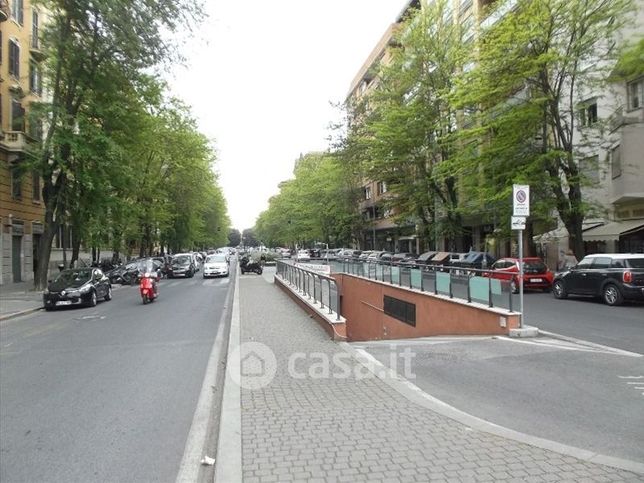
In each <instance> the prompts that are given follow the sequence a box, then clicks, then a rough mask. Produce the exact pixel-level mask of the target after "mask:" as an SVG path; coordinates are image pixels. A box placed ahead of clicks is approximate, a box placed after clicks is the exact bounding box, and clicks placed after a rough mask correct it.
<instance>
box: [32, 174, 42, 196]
mask: <svg viewBox="0 0 644 483" xmlns="http://www.w3.org/2000/svg"><path fill="white" fill-rule="evenodd" d="M31 187H32V191H33V193H32V195H33V200H34V201H40V175H39V174H38V172H36V171H32V173H31Z"/></svg>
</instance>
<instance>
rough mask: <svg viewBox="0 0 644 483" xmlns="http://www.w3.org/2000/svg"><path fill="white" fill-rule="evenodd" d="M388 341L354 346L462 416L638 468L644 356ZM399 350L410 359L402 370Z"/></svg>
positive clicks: (564, 347) (549, 343) (642, 447)
mask: <svg viewBox="0 0 644 483" xmlns="http://www.w3.org/2000/svg"><path fill="white" fill-rule="evenodd" d="M390 342H393V341H387V342H371V343H356V344H355V345H356V346H358V347H363V348H365V349H366V351H367V352H369V353H371V354H372V355H373V356H374V357H376V358H377V359H378V360H379V361H380V362H382V363H383V364H385V365H387V366H389V367H392V368H395V369H396V370H397V371H398V372H399V373H400V374H401V375H403V376H404V377H406V378H408V379H409V380H410V381H411V382H412V383H414V384H415V385H417V386H418V387H420V388H421V389H423V390H424V391H425V392H427V393H429V394H431V395H432V396H434V397H437V398H438V399H440V400H442V401H444V402H446V403H448V404H450V405H452V406H454V407H456V408H457V409H460V410H462V411H464V412H466V413H469V414H472V415H474V416H477V417H479V418H482V419H484V420H487V421H490V422H492V423H495V424H499V425H501V426H505V427H507V428H511V429H514V430H516V431H520V432H523V433H526V434H529V435H532V436H538V437H541V438H545V439H549V440H553V441H557V442H560V443H564V444H567V445H570V446H575V447H578V448H583V449H587V450H590V451H593V452H596V453H599V454H604V455H609V456H613V457H618V458H623V459H627V460H633V461H638V462H641V463H644V432H642V428H644V357H640V356H637V355H636V354H632V353H625V352H623V351H618V350H610V349H604V348H601V347H598V346H596V345H588V344H585V343H576V342H569V341H562V340H559V339H555V338H550V337H539V338H536V339H509V338H491V337H487V338H478V337H474V338H441V337H437V338H426V339H416V340H406V341H396V345H395V346H391V345H390ZM406 348H408V349H409V350H410V351H411V352H412V353H413V354H414V357H413V358H411V365H410V366H409V367H410V370H409V371H406V370H405V366H404V359H403V358H402V356H400V354H403V351H404V350H405V349H406ZM392 354H393V355H392ZM392 361H396V365H395V366H394V364H393V363H392Z"/></svg>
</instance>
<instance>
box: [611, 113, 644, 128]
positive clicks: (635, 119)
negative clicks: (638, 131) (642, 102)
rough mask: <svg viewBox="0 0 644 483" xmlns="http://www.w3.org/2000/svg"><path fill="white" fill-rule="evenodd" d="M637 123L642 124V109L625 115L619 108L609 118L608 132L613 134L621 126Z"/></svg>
mask: <svg viewBox="0 0 644 483" xmlns="http://www.w3.org/2000/svg"><path fill="white" fill-rule="evenodd" d="M639 123H644V109H636V110H634V111H629V112H627V113H626V114H625V113H624V109H623V108H619V109H617V110H616V111H615V113H614V114H613V116H611V118H610V131H611V132H614V131H617V130H618V129H619V128H621V127H623V126H628V125H631V124H639Z"/></svg>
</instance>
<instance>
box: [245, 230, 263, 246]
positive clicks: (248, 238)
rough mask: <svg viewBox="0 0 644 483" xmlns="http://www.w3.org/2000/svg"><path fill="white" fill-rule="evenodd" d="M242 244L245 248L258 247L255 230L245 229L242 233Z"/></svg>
mask: <svg viewBox="0 0 644 483" xmlns="http://www.w3.org/2000/svg"><path fill="white" fill-rule="evenodd" d="M242 243H243V244H244V246H246V247H256V246H258V245H259V242H258V241H257V238H255V230H254V229H252V228H246V229H245V230H244V231H243V232H242Z"/></svg>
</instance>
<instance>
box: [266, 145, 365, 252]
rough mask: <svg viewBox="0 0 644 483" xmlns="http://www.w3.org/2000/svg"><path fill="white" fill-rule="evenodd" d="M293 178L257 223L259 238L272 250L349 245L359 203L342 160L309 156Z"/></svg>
mask: <svg viewBox="0 0 644 483" xmlns="http://www.w3.org/2000/svg"><path fill="white" fill-rule="evenodd" d="M294 175H295V177H294V179H291V180H288V181H284V182H282V183H281V184H280V192H279V194H277V195H275V196H274V197H272V198H271V199H270V200H269V207H268V209H267V210H266V211H264V212H262V213H261V214H260V216H259V218H258V219H257V222H256V225H255V227H256V230H257V234H258V237H259V238H260V239H261V240H262V241H263V242H264V243H265V244H268V245H271V246H278V245H281V246H285V245H286V246H292V245H295V244H298V245H301V246H304V245H310V244H312V243H313V242H315V241H320V242H325V243H328V244H330V245H335V244H343V243H346V242H347V241H349V240H350V239H351V231H352V226H353V225H354V224H355V219H356V213H355V206H356V202H355V199H354V198H352V197H351V194H352V193H351V189H350V187H349V186H348V185H347V176H346V170H344V169H343V165H342V164H341V162H340V159H339V158H338V157H336V156H333V155H331V154H323V153H310V154H307V155H306V156H302V157H301V158H300V159H299V160H298V161H297V163H296V166H295V169H294Z"/></svg>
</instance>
